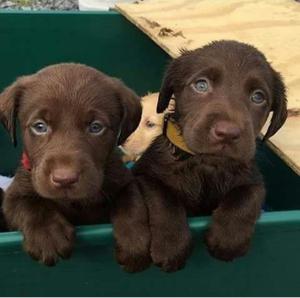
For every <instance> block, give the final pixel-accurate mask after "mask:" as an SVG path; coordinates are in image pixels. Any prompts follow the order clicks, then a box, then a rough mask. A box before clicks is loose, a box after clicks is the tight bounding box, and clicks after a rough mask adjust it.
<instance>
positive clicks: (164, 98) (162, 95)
mask: <svg viewBox="0 0 300 298" xmlns="http://www.w3.org/2000/svg"><path fill="white" fill-rule="evenodd" d="M174 61H176V60H173V62H171V64H170V65H169V67H168V69H167V71H166V74H165V76H164V79H163V83H162V85H161V88H160V91H159V96H158V102H157V107H156V112H157V113H163V112H164V110H165V109H166V108H167V107H168V105H169V101H170V99H171V97H172V95H173V93H174V80H173V75H174V67H175V66H174V65H175V62H174Z"/></svg>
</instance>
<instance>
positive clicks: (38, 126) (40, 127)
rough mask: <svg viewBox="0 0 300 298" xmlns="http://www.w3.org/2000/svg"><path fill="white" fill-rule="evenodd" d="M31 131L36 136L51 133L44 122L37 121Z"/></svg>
mask: <svg viewBox="0 0 300 298" xmlns="http://www.w3.org/2000/svg"><path fill="white" fill-rule="evenodd" d="M30 128H31V131H32V132H33V133H34V134H36V135H44V134H47V133H48V131H49V127H48V125H47V123H46V122H45V121H43V120H37V121H35V122H34V123H33V124H32V125H31V127H30Z"/></svg>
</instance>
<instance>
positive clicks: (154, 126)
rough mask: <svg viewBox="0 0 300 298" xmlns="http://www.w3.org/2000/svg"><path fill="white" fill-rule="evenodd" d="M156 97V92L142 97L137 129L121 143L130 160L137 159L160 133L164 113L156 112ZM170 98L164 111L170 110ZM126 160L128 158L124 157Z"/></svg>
mask: <svg viewBox="0 0 300 298" xmlns="http://www.w3.org/2000/svg"><path fill="white" fill-rule="evenodd" d="M157 100H158V97H157V95H156V94H152V95H148V96H146V97H144V98H142V101H141V103H142V107H143V112H142V118H141V122H140V124H139V126H138V127H137V129H136V130H135V131H134V132H133V133H132V134H131V135H130V136H129V138H128V139H127V140H126V142H125V143H124V144H123V145H122V147H123V149H124V151H125V152H126V155H128V157H130V158H131V159H132V160H136V159H138V158H139V157H140V156H141V155H142V154H143V153H144V152H145V151H146V149H147V148H148V147H149V146H150V144H151V143H152V141H153V140H154V139H155V138H156V137H157V136H159V135H161V134H162V129H163V117H164V114H162V113H161V114H158V113H157V112H156V106H157ZM171 105H172V100H171V102H170V105H169V107H168V109H167V110H165V112H172V106H171ZM126 160H128V158H126Z"/></svg>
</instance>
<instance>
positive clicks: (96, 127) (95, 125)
mask: <svg viewBox="0 0 300 298" xmlns="http://www.w3.org/2000/svg"><path fill="white" fill-rule="evenodd" d="M104 129H105V127H104V126H103V125H102V124H101V123H100V122H99V121H93V122H92V123H90V125H89V126H88V132H89V133H91V134H95V135H99V134H101V133H102V132H103V131H104Z"/></svg>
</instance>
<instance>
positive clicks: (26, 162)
mask: <svg viewBox="0 0 300 298" xmlns="http://www.w3.org/2000/svg"><path fill="white" fill-rule="evenodd" d="M21 163H22V166H23V168H24V169H25V170H27V171H30V170H31V165H30V160H29V158H28V155H27V153H25V152H23V153H22V160H21Z"/></svg>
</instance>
